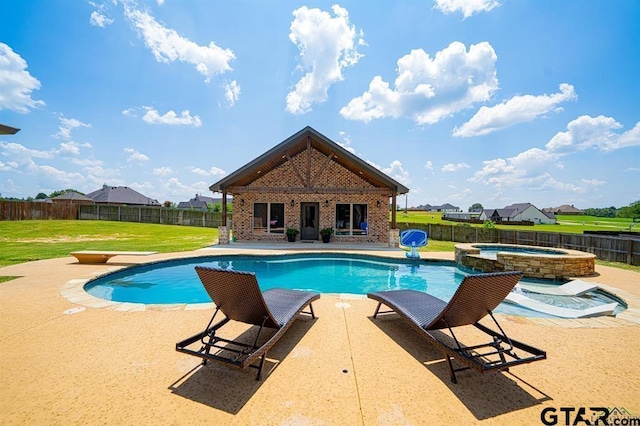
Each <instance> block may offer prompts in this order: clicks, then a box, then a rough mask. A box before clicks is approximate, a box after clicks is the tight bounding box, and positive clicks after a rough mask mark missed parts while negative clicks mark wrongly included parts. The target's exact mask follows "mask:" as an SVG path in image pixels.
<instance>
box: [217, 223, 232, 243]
mask: <svg viewBox="0 0 640 426" xmlns="http://www.w3.org/2000/svg"><path fill="white" fill-rule="evenodd" d="M218 244H229V228H228V227H226V226H218Z"/></svg>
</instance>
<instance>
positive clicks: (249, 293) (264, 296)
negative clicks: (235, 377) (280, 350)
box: [176, 266, 320, 380]
mask: <svg viewBox="0 0 640 426" xmlns="http://www.w3.org/2000/svg"><path fill="white" fill-rule="evenodd" d="M195 269H196V272H197V273H198V276H199V277H200V280H201V281H202V284H203V285H204V288H205V289H206V290H207V293H209V296H210V297H211V300H213V302H214V303H215V304H216V310H215V312H214V313H213V317H212V318H211V320H210V321H209V324H208V325H207V327H206V328H205V330H204V331H203V332H201V333H198V334H196V335H194V336H191V337H189V338H188V339H185V340H183V341H181V342H178V343H176V350H177V351H178V352H184V353H187V354H190V355H194V356H197V357H200V358H202V359H203V361H202V364H203V365H204V364H206V363H207V360H212V361H218V362H221V363H225V364H230V365H233V366H236V367H239V368H242V369H245V368H247V367H253V368H257V369H258V374H257V376H256V380H261V379H262V367H263V365H264V361H265V358H266V356H267V352H268V351H269V349H271V347H272V346H273V345H274V344H275V343H276V342H277V341H278V340H279V339H280V337H282V335H283V334H284V332H285V331H287V329H288V328H289V326H290V325H291V324H292V323H293V321H294V320H295V318H296V316H297V315H298V314H299V313H306V314H309V315H311V317H312V318H315V315H314V313H313V306H312V305H311V302H313V301H314V300H317V299H318V298H319V297H320V294H318V293H315V292H308V291H299V290H286V289H280V288H276V289H271V290H267V291H265V292H262V291H260V288H259V287H258V281H257V280H256V276H255V274H253V273H249V272H238V271H230V270H224V269H214V268H206V267H202V266H196V268H195ZM307 305H308V306H309V312H304V311H303V309H304V308H305V307H306V306H307ZM219 311H222V313H223V314H224V316H225V318H224V319H221V320H220V321H218V322H217V323H216V324H213V321H214V319H215V318H216V315H217V314H218V312H219ZM230 320H234V321H240V322H243V323H246V324H253V325H256V326H258V327H259V330H258V332H257V336H256V337H255V340H253V342H252V343H251V344H247V343H244V342H240V341H236V340H229V339H225V338H222V337H220V336H218V335H217V334H216V332H217V331H218V330H219V329H220V328H222V327H223V326H224V325H225V324H227V323H228V322H229V321H230ZM212 324H213V325H212ZM265 327H267V328H273V329H276V330H277V332H276V333H275V334H274V335H273V336H272V337H270V338H269V339H268V340H267V341H266V342H264V343H262V344H260V345H259V344H258V341H259V339H260V334H261V333H262V330H263V328H265ZM194 344H195V345H194ZM191 345H193V346H191ZM197 346H200V348H199V349H196V348H197ZM258 359H259V360H260V362H259V364H258V365H255V364H254V363H255V362H256V361H258Z"/></svg>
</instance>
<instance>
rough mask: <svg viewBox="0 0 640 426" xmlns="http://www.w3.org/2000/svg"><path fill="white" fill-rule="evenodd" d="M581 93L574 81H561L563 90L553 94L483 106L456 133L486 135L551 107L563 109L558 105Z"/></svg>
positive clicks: (513, 99)
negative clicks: (571, 82)
mask: <svg viewBox="0 0 640 426" xmlns="http://www.w3.org/2000/svg"><path fill="white" fill-rule="evenodd" d="M575 99H577V95H576V94H575V91H574V89H573V86H572V85H570V84H566V83H563V84H561V85H560V92H559V93H553V94H551V95H547V94H544V95H539V96H534V95H522V96H514V97H513V98H511V99H509V100H508V101H505V102H503V103H501V104H497V105H494V106H492V107H486V106H483V107H481V108H480V109H479V110H478V112H476V114H475V115H474V116H473V117H471V119H470V120H469V121H467V122H466V123H464V124H463V125H462V126H460V127H456V128H455V129H454V130H453V136H456V137H470V136H482V135H488V134H489V133H493V132H495V131H497V130H501V129H504V128H506V127H509V126H513V125H514V124H517V123H524V122H528V121H532V120H534V119H536V118H538V117H540V116H542V115H544V114H547V113H549V112H551V111H561V110H562V108H560V107H559V106H558V105H559V104H560V103H562V102H566V101H573V100H575Z"/></svg>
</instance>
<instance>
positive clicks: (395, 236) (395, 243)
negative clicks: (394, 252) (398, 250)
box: [389, 229, 400, 247]
mask: <svg viewBox="0 0 640 426" xmlns="http://www.w3.org/2000/svg"><path fill="white" fill-rule="evenodd" d="M399 246H400V230H399V229H389V247H399Z"/></svg>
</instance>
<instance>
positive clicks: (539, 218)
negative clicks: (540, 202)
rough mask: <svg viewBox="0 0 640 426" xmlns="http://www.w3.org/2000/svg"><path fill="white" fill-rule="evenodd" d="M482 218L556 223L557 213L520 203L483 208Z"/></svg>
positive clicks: (502, 220)
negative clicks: (498, 207) (548, 213)
mask: <svg viewBox="0 0 640 426" xmlns="http://www.w3.org/2000/svg"><path fill="white" fill-rule="evenodd" d="M480 220H490V221H492V222H524V221H528V222H533V223H537V224H543V223H544V224H554V223H556V218H555V215H553V214H551V215H547V214H545V213H544V212H542V211H541V210H540V209H538V208H537V207H536V206H534V205H533V204H531V203H518V204H512V205H510V206H506V207H505V208H503V209H483V210H482V214H481V215H480Z"/></svg>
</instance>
